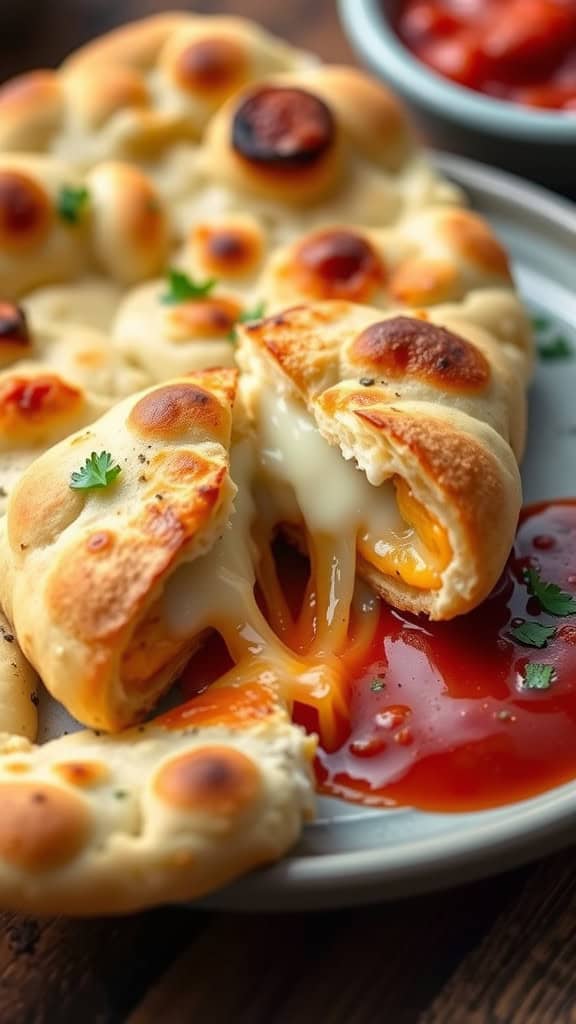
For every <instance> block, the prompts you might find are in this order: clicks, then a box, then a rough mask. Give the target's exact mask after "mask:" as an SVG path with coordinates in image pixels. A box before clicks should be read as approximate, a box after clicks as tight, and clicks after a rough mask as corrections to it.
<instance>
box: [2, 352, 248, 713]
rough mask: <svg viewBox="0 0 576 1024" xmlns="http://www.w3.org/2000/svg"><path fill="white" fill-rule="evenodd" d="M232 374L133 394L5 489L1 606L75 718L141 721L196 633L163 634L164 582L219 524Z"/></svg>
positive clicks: (225, 498) (227, 489) (226, 508)
mask: <svg viewBox="0 0 576 1024" xmlns="http://www.w3.org/2000/svg"><path fill="white" fill-rule="evenodd" d="M235 386H236V373H235V371H234V370H216V371H206V372H205V373H204V374H200V375H197V376H194V375H190V376H189V377H187V378H182V379H181V380H176V381H173V382H171V383H170V384H167V385H165V386H163V387H160V388H155V389H152V390H150V391H148V392H144V393H140V394H138V395H136V396H134V397H133V398H130V399H127V400H125V401H123V402H120V403H119V404H118V405H116V406H114V407H113V408H112V409H111V410H110V411H109V412H108V413H106V414H105V415H104V416H103V417H102V418H101V419H100V420H98V421H96V422H95V423H94V424H92V426H91V427H88V428H86V429H85V430H82V431H80V432H79V433H75V434H72V435H71V436H69V437H68V438H66V440H64V441H62V442H61V443H60V444H58V445H56V446H55V447H53V448H51V449H50V450H49V451H48V452H46V454H45V455H43V456H41V457H40V458H38V459H37V460H36V461H35V462H34V464H33V465H32V466H31V467H30V468H29V469H28V471H27V472H26V473H24V475H23V476H22V477H21V479H20V480H19V482H18V484H17V485H16V487H15V488H14V490H13V492H12V494H11V497H10V501H9V505H8V512H7V530H6V539H5V543H4V548H5V551H4V564H3V580H2V589H3V597H2V601H3V606H4V608H5V610H6V613H7V615H8V618H9V620H10V622H11V623H12V624H13V626H14V628H15V631H16V634H17V636H18V638H19V641H20V644H21V646H22V649H23V651H24V653H25V654H26V656H27V657H28V658H29V660H30V662H31V663H32V664H33V665H35V666H36V667H37V668H38V670H39V671H40V673H41V676H42V679H43V681H44V683H45V685H46V686H47V687H48V689H49V690H50V692H51V693H52V694H53V695H54V696H55V697H56V698H57V699H58V700H60V701H61V702H62V703H63V704H64V705H65V706H66V708H67V709H68V710H69V711H70V713H71V714H72V715H74V716H75V717H76V718H78V719H80V721H83V722H85V723H87V724H90V725H93V726H95V727H97V728H105V729H118V728H121V727H122V726H123V725H126V724H128V723H130V722H131V721H134V720H135V719H138V718H139V717H141V716H142V715H143V714H144V713H145V712H146V711H147V710H148V709H149V708H150V707H152V706H153V704H154V703H155V701H156V700H157V698H158V697H159V695H160V694H161V693H162V692H164V690H165V689H166V688H167V686H168V685H169V684H170V683H171V682H172V680H173V679H174V678H175V676H176V675H177V673H178V671H179V669H180V668H181V667H182V666H183V664H184V663H185V662H186V661H187V659H188V657H189V655H190V651H191V648H192V647H193V644H194V642H195V641H196V640H197V635H193V636H190V635H187V634H185V633H184V634H183V635H178V636H170V635H165V633H164V631H163V621H162V617H161V614H160V608H161V599H162V594H163V591H164V589H165V587H166V585H167V582H168V580H169V579H170V578H171V577H172V576H173V575H174V574H175V573H176V572H177V569H178V567H179V566H180V565H181V564H182V563H183V562H187V561H191V560H193V559H194V558H197V557H198V556H199V555H201V554H203V553H204V552H205V551H206V550H208V549H209V548H210V547H211V546H212V544H213V543H214V541H215V539H216V538H217V537H218V536H219V535H220V533H221V532H222V530H223V529H224V526H225V524H226V521H227V520H228V518H229V516H230V513H231V507H232V499H233V496H234V491H235V487H234V485H233V483H232V481H231V479H230V475H229V467H228V462H229V457H228V451H229V444H230V431H231V422H232V404H233V400H234V391H235Z"/></svg>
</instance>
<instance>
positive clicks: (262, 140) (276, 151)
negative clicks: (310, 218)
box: [232, 86, 335, 171]
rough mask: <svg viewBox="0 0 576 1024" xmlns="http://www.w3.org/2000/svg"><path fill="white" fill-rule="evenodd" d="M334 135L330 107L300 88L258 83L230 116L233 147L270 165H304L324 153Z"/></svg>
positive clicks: (247, 157) (289, 167)
mask: <svg viewBox="0 0 576 1024" xmlns="http://www.w3.org/2000/svg"><path fill="white" fill-rule="evenodd" d="M334 138H335V125H334V119H333V116H332V113H331V112H330V109H329V108H328V107H327V106H326V104H325V103H324V102H323V101H322V100H321V99H319V98H318V96H314V95H313V94H312V93H310V92H306V91H305V90H304V89H295V88H286V87H280V86H264V87H262V88H259V89H256V90H255V91H253V92H252V93H251V94H250V95H249V96H248V97H247V98H246V99H245V100H244V101H243V102H242V103H241V104H240V106H239V107H238V108H237V110H236V113H235V114H234V119H233V122H232V145H233V148H234V150H235V151H236V153H237V154H238V155H239V156H241V157H243V158H244V159H245V160H248V161H250V163H253V164H263V165H266V166H267V167H269V168H272V169H276V168H277V169H279V170H290V171H293V170H294V171H297V170H300V169H304V168H308V167H310V166H311V165H314V164H316V163H318V162H319V161H320V160H321V159H322V157H323V156H324V154H325V153H326V152H327V151H328V150H329V149H330V147H331V146H332V143H333V141H334Z"/></svg>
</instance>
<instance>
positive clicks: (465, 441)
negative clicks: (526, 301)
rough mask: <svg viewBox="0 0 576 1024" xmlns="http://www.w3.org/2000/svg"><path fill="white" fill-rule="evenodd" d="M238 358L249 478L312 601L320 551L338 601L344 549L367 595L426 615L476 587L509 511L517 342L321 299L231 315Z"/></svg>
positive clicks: (513, 502) (514, 511) (429, 317)
mask: <svg viewBox="0 0 576 1024" xmlns="http://www.w3.org/2000/svg"><path fill="white" fill-rule="evenodd" d="M238 358H239V362H240V365H241V366H242V368H243V370H244V371H245V377H244V380H243V390H244V394H245V397H246V399H247V401H248V404H249V407H250V408H251V412H252V418H253V421H254V424H255V428H256V430H257V431H258V436H259V447H260V460H261V477H262V479H263V481H264V484H265V486H266V487H267V488H268V489H269V490H270V491H271V493H272V496H273V499H274V498H275V500H276V502H277V509H276V518H277V521H278V523H284V522H287V523H288V524H289V525H296V526H298V525H299V524H300V523H302V521H304V523H305V525H306V529H307V532H308V535H309V544H310V548H311V554H312V558H313V563H314V560H316V563H317V565H316V569H317V571H318V572H319V573H320V575H321V576H323V577H325V579H324V584H323V586H324V589H325V592H326V593H325V596H326V600H328V596H329V593H330V585H329V582H330V573H329V565H330V560H331V558H333V557H334V551H336V550H337V551H338V552H339V555H338V557H339V558H340V561H341V563H342V572H341V578H342V580H346V581H347V583H346V593H345V596H343V597H342V604H343V605H345V604H346V602H347V601H349V598H350V592H351V589H350V581H351V580H352V579H353V575H354V569H353V562H354V560H355V555H354V552H355V550H356V551H357V557H358V559H359V569H360V572H361V574H363V575H364V576H365V577H366V578H367V579H368V580H369V581H370V582H371V583H372V584H373V585H374V586H375V587H376V589H377V590H378V591H379V593H381V594H382V595H383V596H384V597H386V599H387V600H389V601H390V602H391V603H392V604H393V605H395V606H397V607H400V608H407V609H409V610H411V611H414V612H426V614H428V615H429V616H430V617H431V618H435V619H445V618H451V617H452V616H454V615H459V614H461V613H462V612H464V611H466V610H468V609H469V608H471V607H474V606H475V605H476V604H478V603H479V602H480V601H481V600H482V598H483V597H485V596H486V595H487V594H488V593H489V591H490V590H491V588H492V586H493V585H494V583H495V582H496V580H497V578H498V576H499V574H500V572H501V571H502V568H503V566H504V563H505V560H506V558H507V557H508V554H509V551H510V548H511V546H512V542H513V538H514V532H515V528H516V523H517V519H518V513H519V510H520V502H521V491H520V480H519V473H518V467H517V463H516V458H515V456H514V452H516V453H517V454H518V455H519V454H520V453H521V451H522V448H523V444H524V433H525V397H524V380H525V370H524V365H523V360H524V357H523V353H522V350H520V349H518V348H515V347H514V346H512V345H506V344H503V343H502V342H499V341H497V340H496V339H495V338H493V337H492V336H491V335H490V334H488V333H487V332H486V331H483V330H482V329H481V328H478V327H476V326H475V325H472V324H468V323H466V321H464V320H456V319H449V318H443V319H441V320H438V319H437V317H436V315H435V314H434V312H433V311H430V313H426V312H422V313H420V315H419V316H418V317H414V316H412V317H407V316H395V315H390V314H388V315H386V316H383V314H382V313H381V312H379V311H377V310H374V309H371V308H368V307H362V306H356V305H353V304H351V303H345V302H336V301H334V302H326V303H318V304H316V305H311V306H301V307H295V308H293V309H292V310H287V311H285V312H283V313H280V314H278V315H277V316H276V317H271V318H269V319H267V320H264V321H263V322H262V323H260V324H255V325H246V326H245V327H243V328H242V329H241V345H240V349H239V353H238ZM304 451H306V457H305V458H304V457H303V452H304ZM346 460H351V461H348V462H347V461H346ZM354 463H355V464H356V467H357V468H354ZM335 545H336V546H335ZM351 561H352V565H351ZM343 594H344V592H343Z"/></svg>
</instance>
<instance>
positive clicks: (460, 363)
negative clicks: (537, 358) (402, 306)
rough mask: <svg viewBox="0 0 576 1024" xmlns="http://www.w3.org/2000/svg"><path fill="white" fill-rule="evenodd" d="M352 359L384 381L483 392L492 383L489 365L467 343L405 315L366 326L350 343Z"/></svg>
mask: <svg viewBox="0 0 576 1024" xmlns="http://www.w3.org/2000/svg"><path fill="white" fill-rule="evenodd" d="M350 358H351V360H352V361H354V362H357V363H360V364H361V365H362V367H363V368H368V367H369V368H370V369H371V370H374V371H375V372H377V373H379V374H382V375H384V376H386V377H393V378H396V377H405V376H407V375H412V376H414V377H416V378H418V379H419V380H424V381H426V382H427V383H430V384H432V385H433V386H434V387H437V388H442V389H445V390H446V389H447V390H450V391H459V392H462V391H468V392H473V391H483V390H484V389H485V388H486V387H487V386H488V384H489V383H490V365H489V363H488V361H487V359H486V358H485V356H484V355H483V354H482V353H481V352H480V351H479V350H478V349H477V348H475V346H474V345H472V344H470V342H469V341H466V340H465V339H464V338H461V337H460V335H458V334H453V333H452V331H447V330H446V328H445V327H438V326H437V325H436V324H431V323H426V322H425V321H423V320H419V319H418V320H416V319H413V318H411V317H406V316H397V317H393V318H392V319H390V320H382V321H380V322H378V323H375V324H370V326H369V327H367V328H366V329H365V330H364V331H362V333H361V334H359V335H358V337H357V338H356V339H355V341H354V342H353V344H352V347H351V350H350Z"/></svg>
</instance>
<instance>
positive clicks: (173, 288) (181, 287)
mask: <svg viewBox="0 0 576 1024" xmlns="http://www.w3.org/2000/svg"><path fill="white" fill-rule="evenodd" d="M216 283H217V282H216V278H215V277H209V278H207V280H206V281H194V280H193V278H191V277H188V274H185V273H184V272H183V271H181V270H176V269H175V268H174V267H171V268H170V269H169V271H168V275H167V291H165V292H164V294H163V295H162V296H161V297H160V301H161V302H163V303H164V304H165V305H167V306H174V305H176V304H177V303H179V302H190V301H192V302H193V301H194V300H195V299H205V298H207V296H208V295H210V293H211V292H212V291H213V289H214V288H215V287H216Z"/></svg>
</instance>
